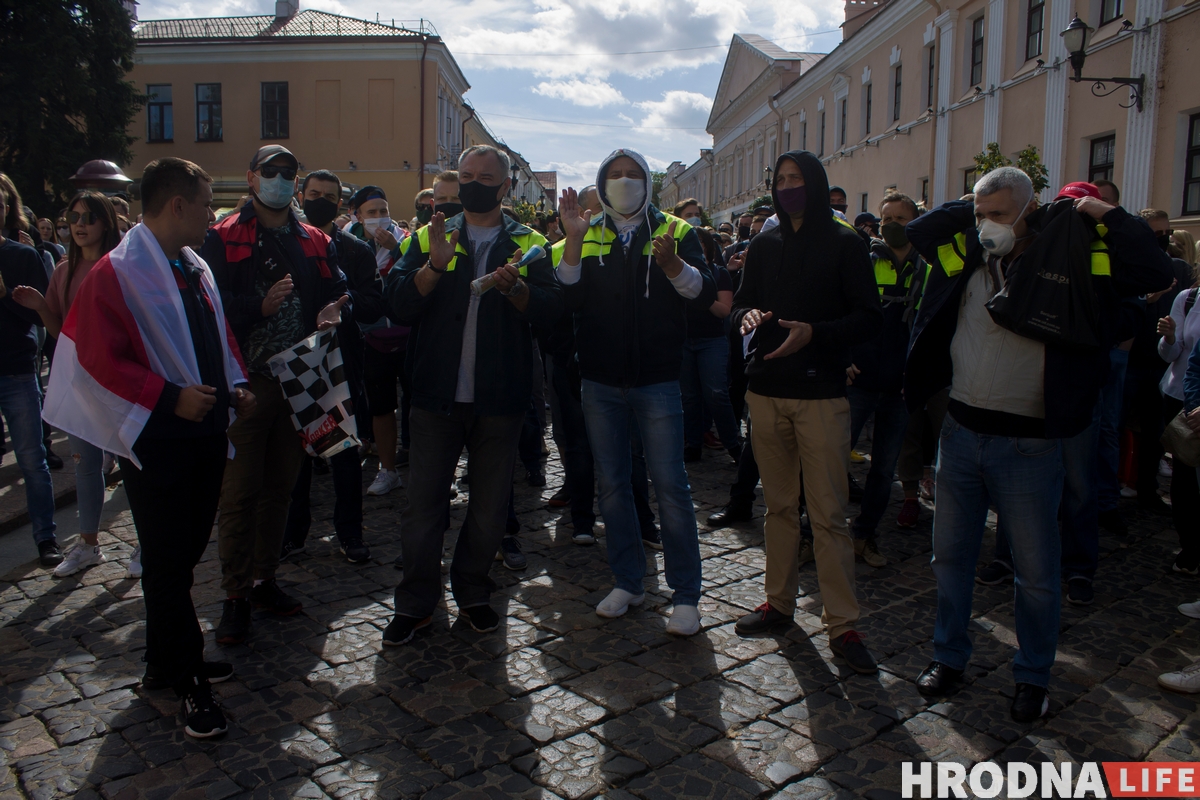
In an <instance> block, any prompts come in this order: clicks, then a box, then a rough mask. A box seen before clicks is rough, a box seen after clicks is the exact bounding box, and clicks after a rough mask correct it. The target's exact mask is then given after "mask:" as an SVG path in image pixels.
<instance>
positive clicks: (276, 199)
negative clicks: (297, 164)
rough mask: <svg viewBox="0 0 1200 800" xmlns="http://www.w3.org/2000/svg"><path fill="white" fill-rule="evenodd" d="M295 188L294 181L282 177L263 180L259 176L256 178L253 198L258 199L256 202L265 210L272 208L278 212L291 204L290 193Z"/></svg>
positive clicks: (277, 176)
mask: <svg viewBox="0 0 1200 800" xmlns="http://www.w3.org/2000/svg"><path fill="white" fill-rule="evenodd" d="M295 188H296V180H295V178H293V179H292V180H290V181H289V180H288V179H287V178H285V177H283V176H282V175H276V176H275V177H274V178H264V177H262V176H261V175H260V176H259V178H258V191H257V192H256V193H255V196H256V197H258V202H260V203H262V204H263V205H264V206H266V207H267V208H273V209H275V210H276V211H280V210H282V209H285V208H287V207H288V204H290V203H291V202H292V193H293V192H294V190H295Z"/></svg>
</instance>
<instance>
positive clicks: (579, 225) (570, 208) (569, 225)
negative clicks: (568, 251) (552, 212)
mask: <svg viewBox="0 0 1200 800" xmlns="http://www.w3.org/2000/svg"><path fill="white" fill-rule="evenodd" d="M558 218H559V225H560V227H561V228H562V232H563V235H564V236H565V237H566V238H567V240H568V241H571V240H576V241H580V242H582V241H583V237H584V236H586V235H587V232H588V228H589V227H590V226H591V221H592V220H591V214H590V212H588V210H587V209H586V208H584V207H583V206H581V205H579V193H578V192H576V191H575V190H574V189H571V188H567V189H564V190H563V193H562V197H561V198H560V199H559V201H558Z"/></svg>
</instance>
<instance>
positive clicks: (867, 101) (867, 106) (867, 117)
mask: <svg viewBox="0 0 1200 800" xmlns="http://www.w3.org/2000/svg"><path fill="white" fill-rule="evenodd" d="M871 89H872V84H870V83H868V84H867V85H866V86H864V87H863V91H864V92H865V96H864V97H863V134H864V135H868V134H870V133H871V100H872V98H873V97H874V92H872V91H871ZM842 124H843V125H845V124H846V123H845V122H843V123H842Z"/></svg>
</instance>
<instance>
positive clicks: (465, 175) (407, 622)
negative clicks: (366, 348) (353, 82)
mask: <svg viewBox="0 0 1200 800" xmlns="http://www.w3.org/2000/svg"><path fill="white" fill-rule="evenodd" d="M458 171H459V197H460V200H461V203H462V207H463V213H462V214H459V215H457V216H455V217H453V218H451V220H450V221H449V223H447V221H446V218H445V215H444V214H442V213H441V212H438V213H436V214H434V215H433V219H432V220H431V221H430V223H429V225H426V226H425V227H423V228H421V229H420V230H419V231H417V232H416V233H415V234H414V235H413V242H412V244H410V245H409V246H408V248H407V250H406V252H405V253H404V256H403V258H402V259H401V260H400V262H399V264H398V265H397V266H396V267H394V268H393V269H392V271H391V272H390V273H389V274H388V280H387V299H388V307H389V311H388V317H389V318H391V319H393V320H395V321H397V322H399V323H401V324H404V325H411V326H412V332H411V333H410V334H409V339H408V353H407V358H406V363H405V369H406V370H407V371H408V372H409V374H410V376H411V380H412V386H413V405H412V413H411V426H412V447H411V448H410V451H409V475H410V477H409V487H408V508H406V509H405V510H404V514H403V516H402V517H401V521H400V542H401V547H402V549H403V555H404V566H403V568H404V577H403V578H402V579H401V581H400V585H399V586H397V587H396V616H395V618H394V619H393V620H392V622H391V623H390V624H389V625H388V626H387V629H386V630H385V631H384V632H383V643H384V644H385V645H390V646H397V645H402V644H405V643H407V642H409V641H410V640H411V639H412V638H413V636H414V634H415V633H416V631H417V630H418V629H420V628H423V627H425V626H427V625H429V624H430V621H431V620H430V615H431V614H432V613H433V610H434V608H435V607H436V606H437V604H438V601H439V600H440V599H441V595H442V570H441V561H442V542H443V538H444V533H445V527H446V526H445V521H444V515H445V511H446V488H447V487H448V486H450V484H451V482H452V480H453V478H454V470H455V467H456V466H457V464H458V458H459V455H460V454H461V453H462V449H463V446H464V445H465V446H466V447H467V449H468V451H469V454H468V462H467V464H468V466H467V470H468V473H469V474H470V476H471V496H470V503H469V505H468V508H467V518H466V521H465V522H464V523H463V527H462V530H461V531H460V532H459V535H458V544H457V545H456V546H455V551H454V561H453V563H452V564H451V566H450V587H451V590H452V591H453V592H454V600H455V602H456V603H457V605H458V608H459V611H460V612H461V614H462V616H463V617H464V618H465V619H466V620H467V621H468V622H469V623H470V625H471V627H472V628H473V629H474V630H476V631H478V632H480V633H486V632H487V631H492V630H495V629H496V628H497V627H498V626H499V624H500V617H499V615H498V614H497V613H496V612H495V611H494V610H493V609H492V608H491V606H490V605H489V604H488V601H489V599H490V597H491V592H492V589H493V587H494V586H495V584H494V583H493V582H492V581H491V579H490V578H489V577H488V569H489V568H490V567H491V564H492V559H493V557H494V556H495V555H496V550H497V548H499V546H500V540H501V538H502V537H503V536H504V520H505V517H506V516H507V511H508V498H509V494H510V492H511V491H512V466H513V460H514V459H515V458H516V452H517V441H518V439H519V438H520V435H521V425H522V422H523V420H524V417H525V411H526V409H528V408H529V398H530V396H531V393H532V388H531V387H532V384H533V335H532V332H531V330H530V328H531V326H532V325H537V326H539V327H545V328H549V326H551V325H553V323H554V321H555V320H556V319H557V317H558V315H559V313H561V311H562V297H561V290H560V289H559V286H558V284H557V283H556V282H555V280H554V273H553V267H551V265H550V257H549V254H548V253H543V254H542V255H541V256H539V257H538V258H535V259H534V260H533V261H531V262H530V263H529V264H528V265H526V266H520V267H518V265H517V262H518V261H519V260H520V258H521V254H522V253H526V252H529V251H530V250H531V249H532V248H533V247H534V246H540V247H545V246H546V239H545V237H543V236H542V235H541V234H539V233H537V232H535V231H533V230H531V229H530V228H527V227H525V226H524V225H522V224H521V223H519V222H516V221H515V220H512V219H509V218H507V217H505V216H504V214H503V213H501V209H500V201H501V200H502V199H503V198H504V196H505V195H506V194H507V193H508V188H509V183H510V179H509V177H508V172H509V159H508V156H507V155H505V154H504V153H502V152H500V151H499V150H496V149H495V148H493V147H489V146H486V145H480V146H476V147H470V148H468V149H467V150H465V151H463V154H462V156H461V158H460V159H459V165H458ZM485 275H488V276H491V277H492V279H493V280H494V288H489V289H487V290H486V291H484V292H483V293H482V294H476V293H475V292H473V291H472V287H471V284H472V282H473V281H475V280H476V279H479V278H482V277H484V276H485Z"/></svg>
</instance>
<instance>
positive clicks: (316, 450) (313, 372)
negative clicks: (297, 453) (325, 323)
mask: <svg viewBox="0 0 1200 800" xmlns="http://www.w3.org/2000/svg"><path fill="white" fill-rule="evenodd" d="M267 365H268V366H269V367H270V368H271V374H272V375H274V376H275V377H276V378H277V379H278V380H279V385H280V386H281V387H282V388H283V395H284V397H286V398H287V400H288V403H290V404H291V406H292V424H293V425H295V426H296V430H297V431H298V432H299V433H300V439H301V440H302V441H303V442H304V449H305V450H307V451H308V452H309V454H310V455H314V456H320V457H322V458H328V457H329V456H332V455H335V454H337V453H339V452H341V451H342V450H345V449H346V448H348V447H358V445H359V441H358V425H357V424H356V423H355V421H354V401H352V400H351V399H350V384H349V383H348V382H347V380H346V368H345V367H344V366H343V365H342V348H341V347H340V346H339V345H338V337H337V328H331V329H330V330H327V331H324V332H318V333H314V334H313V335H312V336H309V337H308V338H307V339H303V340H301V341H300V342H298V343H297V344H296V345H294V346H293V347H290V348H288V349H287V350H284V351H283V352H282V353H280V354H279V355H276V356H274V357H273V358H271V359H270V360H269V361H268V362H267Z"/></svg>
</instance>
